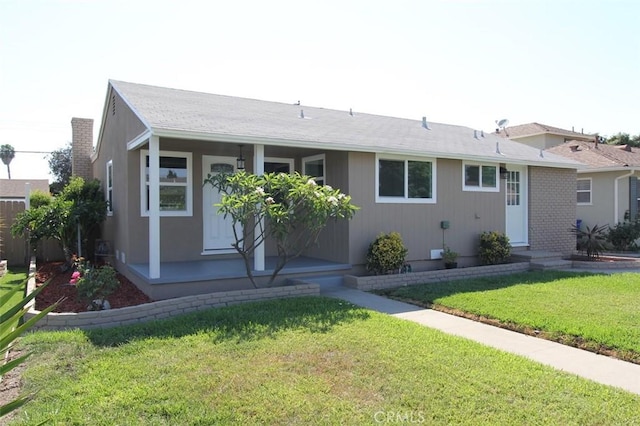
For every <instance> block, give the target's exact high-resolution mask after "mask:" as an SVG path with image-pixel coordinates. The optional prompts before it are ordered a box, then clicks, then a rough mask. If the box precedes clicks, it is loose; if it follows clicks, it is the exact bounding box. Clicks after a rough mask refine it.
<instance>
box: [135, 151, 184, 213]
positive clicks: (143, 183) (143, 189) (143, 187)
mask: <svg viewBox="0 0 640 426" xmlns="http://www.w3.org/2000/svg"><path fill="white" fill-rule="evenodd" d="M148 156H149V151H148V150H146V149H143V150H140V215H141V216H143V217H148V216H149V210H147V185H148V183H147V179H146V175H145V169H146V167H147V165H146V161H145V160H146V158H147V157H148ZM160 157H177V158H185V159H186V160H187V182H186V183H182V182H177V183H171V182H161V183H160V186H184V187H186V189H187V191H186V197H187V200H186V203H185V204H186V210H183V211H166V210H160V216H166V217H171V216H178V217H179V216H193V184H192V183H193V161H192V160H193V154H192V153H190V152H180V151H160Z"/></svg>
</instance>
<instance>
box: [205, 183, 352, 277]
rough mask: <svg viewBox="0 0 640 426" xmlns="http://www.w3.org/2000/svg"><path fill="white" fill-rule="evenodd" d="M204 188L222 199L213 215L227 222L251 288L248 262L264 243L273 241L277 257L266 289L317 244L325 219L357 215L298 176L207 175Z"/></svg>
mask: <svg viewBox="0 0 640 426" xmlns="http://www.w3.org/2000/svg"><path fill="white" fill-rule="evenodd" d="M205 184H209V185H212V186H213V187H214V188H216V189H218V191H220V192H221V193H222V199H221V202H220V204H217V205H216V206H217V207H218V213H219V214H223V215H224V216H225V217H231V220H232V226H233V233H234V236H235V243H234V244H233V247H234V248H235V249H236V251H237V252H238V253H239V254H240V255H241V256H242V258H243V259H244V263H245V268H246V271H247V276H248V277H249V279H250V280H251V283H252V284H253V286H254V287H256V288H257V284H256V282H255V278H254V276H253V271H252V268H251V256H252V255H253V253H254V252H255V249H256V247H257V246H259V245H260V244H262V243H264V242H265V240H266V239H267V238H268V237H271V238H273V240H274V241H275V243H276V247H277V253H278V260H277V262H276V266H275V268H274V269H273V272H272V274H271V276H270V278H269V282H268V284H267V285H271V284H272V283H273V281H274V280H275V278H276V276H277V275H278V273H279V272H280V270H282V268H283V267H284V265H285V264H286V263H287V262H289V261H290V260H292V259H295V258H297V257H299V256H300V255H301V254H302V253H303V252H304V250H306V249H307V248H309V247H310V246H311V245H313V244H316V243H317V241H318V237H319V235H320V231H322V230H323V229H324V228H325V226H326V224H327V222H328V221H329V220H330V219H334V220H337V219H351V218H352V217H353V215H354V214H355V212H356V210H357V209H358V208H357V207H356V206H354V205H353V204H351V197H350V196H348V195H345V194H343V193H341V192H340V191H339V190H336V189H333V188H331V187H330V186H329V185H317V184H316V182H315V180H314V179H313V178H311V177H309V176H303V175H300V174H299V173H296V174H286V173H268V174H265V175H264V176H257V175H253V174H250V173H246V172H244V171H241V172H238V173H235V174H217V175H211V174H210V175H208V176H207V179H205ZM265 221H266V222H268V224H265ZM265 225H266V226H265Z"/></svg>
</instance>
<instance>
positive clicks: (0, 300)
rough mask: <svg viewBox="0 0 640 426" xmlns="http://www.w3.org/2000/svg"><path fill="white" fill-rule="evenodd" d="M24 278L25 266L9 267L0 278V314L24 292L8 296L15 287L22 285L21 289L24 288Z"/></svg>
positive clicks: (21, 296)
mask: <svg viewBox="0 0 640 426" xmlns="http://www.w3.org/2000/svg"><path fill="white" fill-rule="evenodd" d="M26 278H27V270H26V268H11V269H10V270H8V271H7V273H6V274H5V275H4V276H2V277H1V278H0V315H2V314H4V312H5V311H6V310H7V309H9V308H10V307H12V306H13V305H15V304H16V303H17V302H18V301H19V300H20V299H22V298H23V297H24V292H17V293H16V294H14V295H13V296H12V297H9V293H10V292H11V290H13V289H15V288H16V287H22V290H23V291H24V290H26V289H25V285H26V283H25V279H26Z"/></svg>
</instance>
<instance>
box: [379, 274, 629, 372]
mask: <svg viewBox="0 0 640 426" xmlns="http://www.w3.org/2000/svg"><path fill="white" fill-rule="evenodd" d="M378 293H381V294H385V295H388V296H391V297H394V298H400V299H405V300H412V301H414V302H418V303H433V304H436V305H440V306H444V307H447V308H453V309H457V310H461V311H464V312H468V313H473V314H477V315H482V316H486V317H489V318H494V319H498V320H500V321H501V322H504V323H508V324H511V325H513V326H515V328H517V327H523V326H524V327H530V328H532V329H536V330H541V331H544V332H547V333H549V335H550V337H552V338H557V339H559V340H563V339H565V340H566V339H568V340H571V339H572V338H574V340H581V341H582V340H586V341H587V342H586V343H585V344H586V345H587V346H592V347H594V348H596V347H600V346H605V347H609V348H614V349H616V350H618V351H620V352H621V353H620V355H621V356H622V357H623V358H626V359H637V360H639V361H640V274H633V273H623V274H612V275H599V274H598V275H596V274H580V273H571V272H560V271H545V272H525V273H521V274H514V275H509V276H502V277H491V278H478V279H469V280H460V281H452V282H445V283H437V284H423V285H417V286H409V287H402V288H397V289H393V290H384V291H380V292H378ZM576 337H577V338H579V339H575V338H576Z"/></svg>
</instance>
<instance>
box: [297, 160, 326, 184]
mask: <svg viewBox="0 0 640 426" xmlns="http://www.w3.org/2000/svg"><path fill="white" fill-rule="evenodd" d="M324 173H325V169H324V154H320V155H314V156H311V157H304V158H303V159H302V174H303V175H307V176H312V177H314V178H316V183H317V184H318V185H324V182H325V175H324Z"/></svg>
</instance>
